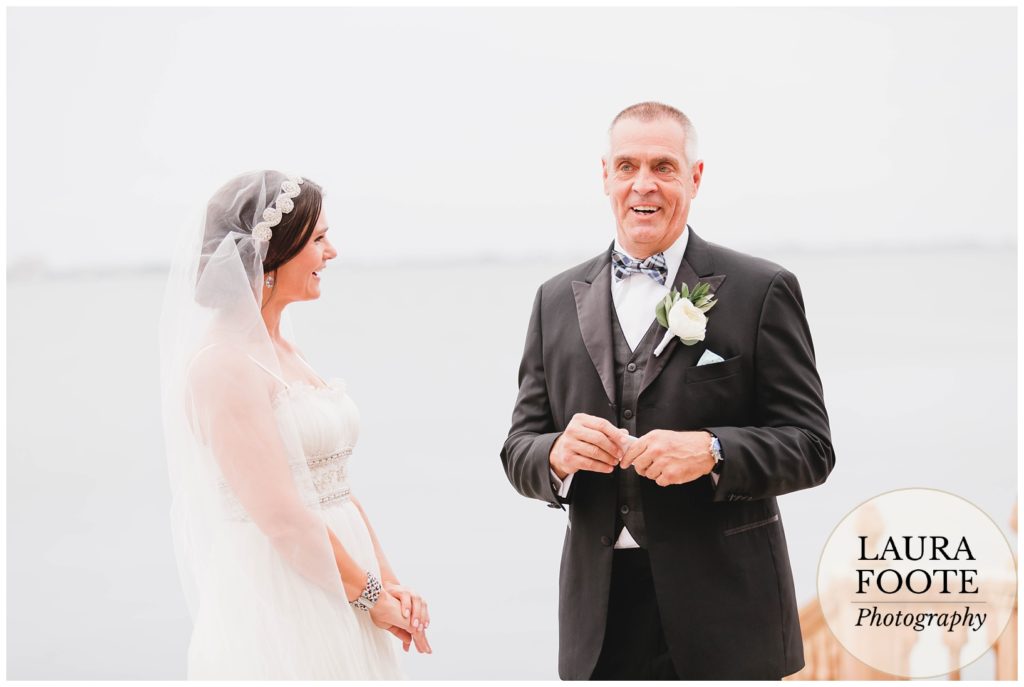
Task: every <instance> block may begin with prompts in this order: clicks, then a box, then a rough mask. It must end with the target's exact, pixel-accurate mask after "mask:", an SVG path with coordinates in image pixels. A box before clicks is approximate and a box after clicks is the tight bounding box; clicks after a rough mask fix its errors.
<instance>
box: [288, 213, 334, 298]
mask: <svg viewBox="0 0 1024 687" xmlns="http://www.w3.org/2000/svg"><path fill="white" fill-rule="evenodd" d="M337 255H338V251H336V250H334V246H332V245H331V242H330V240H329V239H328V238H327V218H326V216H325V215H324V213H323V212H321V213H320V216H319V217H318V218H317V220H316V225H315V226H314V227H313V234H312V235H311V236H310V237H309V241H307V242H306V245H305V246H303V247H302V250H300V251H299V252H298V254H297V255H296V256H295V257H294V258H292V259H291V260H289V261H288V262H286V263H285V264H283V265H281V266H280V267H278V268H277V276H276V278H275V281H276V284H274V292H275V293H274V295H275V296H277V297H279V298H280V297H283V298H284V299H285V300H287V301H289V302H290V301H310V300H313V299H315V298H319V297H320V273H321V272H322V271H323V269H324V268H325V267H326V266H327V261H328V260H333V259H334V258H335V257H337Z"/></svg>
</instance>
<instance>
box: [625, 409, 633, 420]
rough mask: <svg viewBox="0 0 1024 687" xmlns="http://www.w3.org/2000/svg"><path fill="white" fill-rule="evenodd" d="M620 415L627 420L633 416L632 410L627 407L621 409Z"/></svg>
mask: <svg viewBox="0 0 1024 687" xmlns="http://www.w3.org/2000/svg"><path fill="white" fill-rule="evenodd" d="M622 417H624V418H626V419H627V420H629V419H630V418H632V417H633V411H632V410H630V409H629V408H626V409H625V410H624V411H622Z"/></svg>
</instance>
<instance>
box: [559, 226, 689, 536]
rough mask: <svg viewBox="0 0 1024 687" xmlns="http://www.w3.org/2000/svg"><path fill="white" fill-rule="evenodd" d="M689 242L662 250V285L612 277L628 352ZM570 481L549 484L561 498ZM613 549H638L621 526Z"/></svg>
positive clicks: (618, 247)
mask: <svg viewBox="0 0 1024 687" xmlns="http://www.w3.org/2000/svg"><path fill="white" fill-rule="evenodd" d="M689 239H690V228H689V227H687V228H685V229H683V233H682V234H680V235H679V238H677V239H676V241H675V243H673V244H672V245H671V246H669V247H668V248H666V249H665V251H664V253H665V266H666V267H667V268H668V275H667V276H666V278H665V284H664V285H662V284H659V283H658V282H656V281H654V280H653V279H651V278H650V277H648V276H647V275H646V274H637V273H634V274H630V275H629V276H627V277H626V278H625V279H622V280H618V279H616V278H615V275H614V273H613V274H612V304H613V305H614V306H615V315H616V316H617V317H618V318H619V326H620V327H621V328H622V334H623V336H625V337H626V343H628V344H629V350H631V351H635V350H636V347H637V346H639V345H640V340H641V339H643V338H644V334H646V333H647V330H648V329H650V328H651V323H652V322H654V319H655V317H654V310H655V308H657V307H658V303H659V302H660V301H661V300H662V299H663V298H664V297H665V296H667V295H668V292H669V290H670V289H671V288H672V284H673V282H675V279H676V274H678V273H679V266H680V264H682V261H683V253H685V252H686V243H687V241H689ZM615 250H617V251H619V252H620V253H625V254H626V255H629V257H631V258H633V259H634V260H636V259H638V258H637V257H636V256H635V255H630V254H629V251H627V250H625V249H624V248H623V247H622V244H620V243H619V239H618V238H616V239H615ZM645 257H646V256H645ZM608 269H609V270H610V269H612V265H611V261H609V262H608ZM659 341H660V339H659ZM572 478H573V476H572V475H567V476H566V478H565V480H560V479H558V475H556V474H555V473H554V471H552V472H551V481H552V482H554V484H555V487H556V488H557V490H558V495H559V496H561V497H563V498H564V497H566V496H567V495H568V494H569V485H571V484H572ZM571 507H572V506H571V505H570V508H571ZM615 548H616V549H637V548H640V546H639V545H638V544H637V543H636V540H635V539H633V537H632V535H630V533H629V530H628V529H626V528H625V527H623V528H622V532H621V533H620V534H619V538H618V539H616V540H615Z"/></svg>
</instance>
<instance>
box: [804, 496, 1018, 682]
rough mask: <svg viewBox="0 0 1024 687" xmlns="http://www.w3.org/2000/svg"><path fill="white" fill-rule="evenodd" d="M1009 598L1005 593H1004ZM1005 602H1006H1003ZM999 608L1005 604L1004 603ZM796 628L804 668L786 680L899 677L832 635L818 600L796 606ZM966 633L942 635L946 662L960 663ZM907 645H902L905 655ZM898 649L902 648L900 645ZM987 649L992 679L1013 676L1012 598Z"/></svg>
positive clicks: (1010, 585)
mask: <svg viewBox="0 0 1024 687" xmlns="http://www.w3.org/2000/svg"><path fill="white" fill-rule="evenodd" d="M1010 523H1011V526H1012V527H1013V531H1014V532H1016V531H1017V508H1016V506H1014V509H1013V515H1012V516H1011V521H1010ZM999 587H1000V588H999V589H997V590H994V591H993V593H995V594H1014V592H1015V591H1016V590H1015V582H1013V581H1007V583H1006V584H1005V585H999ZM1006 600H1007V601H1008V600H1009V597H1006ZM1007 605H1008V603H1007ZM1003 608H1006V606H1004V607H1003ZM800 630H801V632H802V633H803V639H804V668H803V670H801V671H800V672H798V673H795V674H793V675H790V676H789V677H788V678H785V679H787V680H900V679H905V678H899V677H896V676H894V675H889V674H887V673H883V672H881V671H879V670H875V669H873V668H871V667H869V666H867V665H865V664H864V663H861V662H860V661H858V660H857V659H856V658H854V657H853V655H852V654H850V653H849V652H848V651H846V649H844V648H843V646H842V645H841V644H840V643H839V642H838V641H837V640H836V638H835V637H834V636H833V635H832V632H831V630H829V629H828V625H827V624H826V622H825V616H824V614H823V613H822V611H821V605H820V604H819V603H818V600H817V599H815V600H814V601H812V602H810V603H809V604H807V605H806V606H804V607H803V608H802V609H801V610H800ZM965 641H966V636H965V635H962V634H961V633H950V634H948V635H947V637H946V646H947V649H948V650H949V653H950V665H951V666H958V665H960V661H959V656H960V650H961V649H962V648H963V645H964V642H965ZM910 648H911V647H909V646H908V647H905V650H906V653H907V654H908V656H909V650H910ZM901 650H903V649H902V648H901ZM991 652H992V653H993V654H994V656H995V675H994V676H993V677H994V679H996V680H1016V679H1017V602H1016V599H1014V604H1013V611H1012V612H1011V614H1010V619H1009V622H1008V623H1007V624H1006V628H1005V629H1004V630H1003V632H1002V633H1001V634H1000V636H999V638H998V639H997V640H996V642H995V644H994V645H993V646H992V649H991ZM947 678H948V679H950V680H959V679H960V671H959V670H958V669H957V670H953V671H951V672H950V673H949V674H948V676H947Z"/></svg>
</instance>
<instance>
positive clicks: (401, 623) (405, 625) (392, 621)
mask: <svg viewBox="0 0 1024 687" xmlns="http://www.w3.org/2000/svg"><path fill="white" fill-rule="evenodd" d="M370 620H371V621H373V624H374V625H376V626H377V627H379V628H381V629H383V630H387V631H388V632H390V633H391V634H393V635H395V636H396V637H398V638H399V639H400V640H402V648H403V649H404V650H405V651H408V650H409V639H410V638H411V639H412V641H413V642H415V644H416V650H417V651H419V652H420V653H421V654H422V653H428V654H429V653H432V650H431V648H430V644H429V643H428V642H427V635H426V634H425V633H424V632H423V628H422V626H421V627H420V628H418V629H417V628H413V626H412V621H411V620H410V619H409V618H408V616H406V617H403V615H402V604H401V603H400V602H399V600H398V598H397V597H396V596H394V595H393V594H391V593H390V592H389V591H388V590H387V589H382V590H381V593H380V596H379V597H378V598H377V603H376V604H374V606H373V608H371V609H370ZM396 630H397V631H396Z"/></svg>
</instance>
